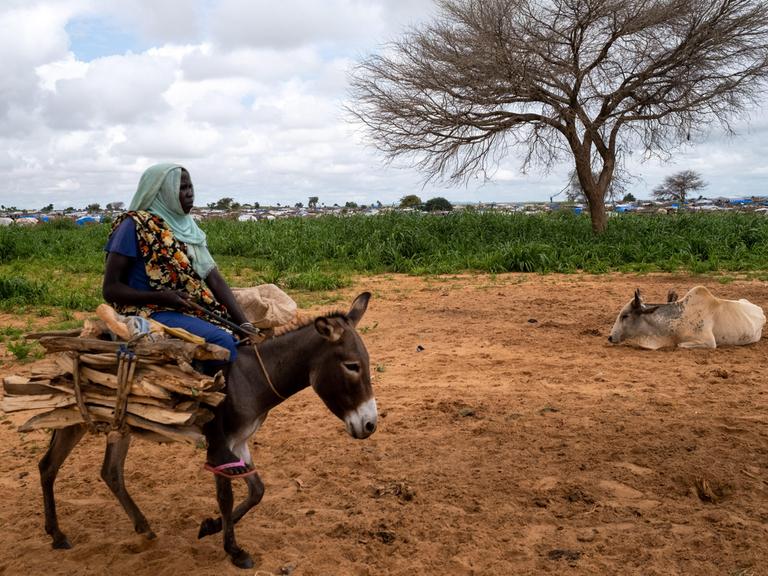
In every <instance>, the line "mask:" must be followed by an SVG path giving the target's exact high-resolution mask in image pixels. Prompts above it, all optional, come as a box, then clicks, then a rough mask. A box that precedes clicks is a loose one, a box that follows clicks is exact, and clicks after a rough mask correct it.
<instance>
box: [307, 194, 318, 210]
mask: <svg viewBox="0 0 768 576" xmlns="http://www.w3.org/2000/svg"><path fill="white" fill-rule="evenodd" d="M319 201H320V198H318V197H317V196H310V197H309V202H308V203H307V206H309V207H310V208H313V209H314V208H317V203H318V202H319Z"/></svg>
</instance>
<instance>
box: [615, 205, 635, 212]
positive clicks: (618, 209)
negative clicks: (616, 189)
mask: <svg viewBox="0 0 768 576" xmlns="http://www.w3.org/2000/svg"><path fill="white" fill-rule="evenodd" d="M613 210H614V211H615V212H632V211H633V210H637V206H634V205H632V204H616V206H615V208H614V209H613Z"/></svg>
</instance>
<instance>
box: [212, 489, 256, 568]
mask: <svg viewBox="0 0 768 576" xmlns="http://www.w3.org/2000/svg"><path fill="white" fill-rule="evenodd" d="M216 499H217V500H218V502H219V511H220V512H221V522H222V528H223V532H224V550H225V551H226V552H227V554H229V558H230V560H232V563H233V564H234V565H235V566H237V567H238V568H253V559H252V558H251V555H250V554H248V552H246V551H245V550H243V549H242V548H240V546H238V545H237V541H236V540H235V523H234V522H233V521H232V505H233V503H234V497H233V496H232V480H230V479H229V478H224V477H222V476H216Z"/></svg>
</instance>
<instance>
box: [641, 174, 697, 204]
mask: <svg viewBox="0 0 768 576" xmlns="http://www.w3.org/2000/svg"><path fill="white" fill-rule="evenodd" d="M706 187H707V183H706V182H704V180H703V179H702V177H701V176H700V175H699V174H697V173H696V172H694V171H693V170H683V171H682V172H676V173H675V174H672V175H671V176H667V177H666V178H664V182H662V183H661V184H659V185H658V186H656V188H654V189H653V192H652V194H653V197H654V198H656V199H657V200H662V201H669V202H679V203H680V204H684V203H685V200H686V199H687V198H688V196H689V195H691V194H692V193H694V192H699V191H700V190H703V189H704V188H706Z"/></svg>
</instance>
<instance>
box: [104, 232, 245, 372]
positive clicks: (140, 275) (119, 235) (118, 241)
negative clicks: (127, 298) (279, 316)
mask: <svg viewBox="0 0 768 576" xmlns="http://www.w3.org/2000/svg"><path fill="white" fill-rule="evenodd" d="M104 250H105V251H106V252H115V253H116V254H122V255H123V256H127V257H129V258H132V259H133V264H132V265H131V270H130V274H129V276H128V286H130V287H131V288H134V289H136V290H142V291H147V290H152V287H151V286H150V285H149V277H148V276H147V271H146V268H145V266H144V259H143V258H142V256H141V253H140V252H139V243H138V241H137V239H136V224H135V222H134V221H133V218H126V219H125V220H123V222H122V223H121V224H120V226H118V227H117V229H116V230H115V231H114V232H113V233H112V235H111V236H110V237H109V240H108V241H107V245H106V247H105V248H104ZM150 318H152V319H153V320H156V321H157V322H160V323H161V324H165V325H166V326H170V327H172V328H183V329H184V330H186V331H187V332H191V333H192V334H195V335H197V336H200V337H201V338H205V341H206V342H210V343H211V344H216V345H218V346H222V347H223V348H226V349H227V350H229V361H230V362H234V361H235V358H236V357H237V341H236V340H235V338H234V336H232V334H230V333H229V332H227V331H226V330H223V329H222V328H219V327H218V326H216V325H215V324H211V323H210V322H208V321H206V320H203V319H202V318H199V317H197V316H190V315H187V314H184V313H182V312H177V311H175V310H164V311H160V312H155V313H153V314H152V315H151V316H150ZM203 364H205V371H206V372H209V369H210V370H214V369H215V368H216V367H220V366H221V365H222V364H225V363H222V362H215V361H209V362H205V363H203Z"/></svg>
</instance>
